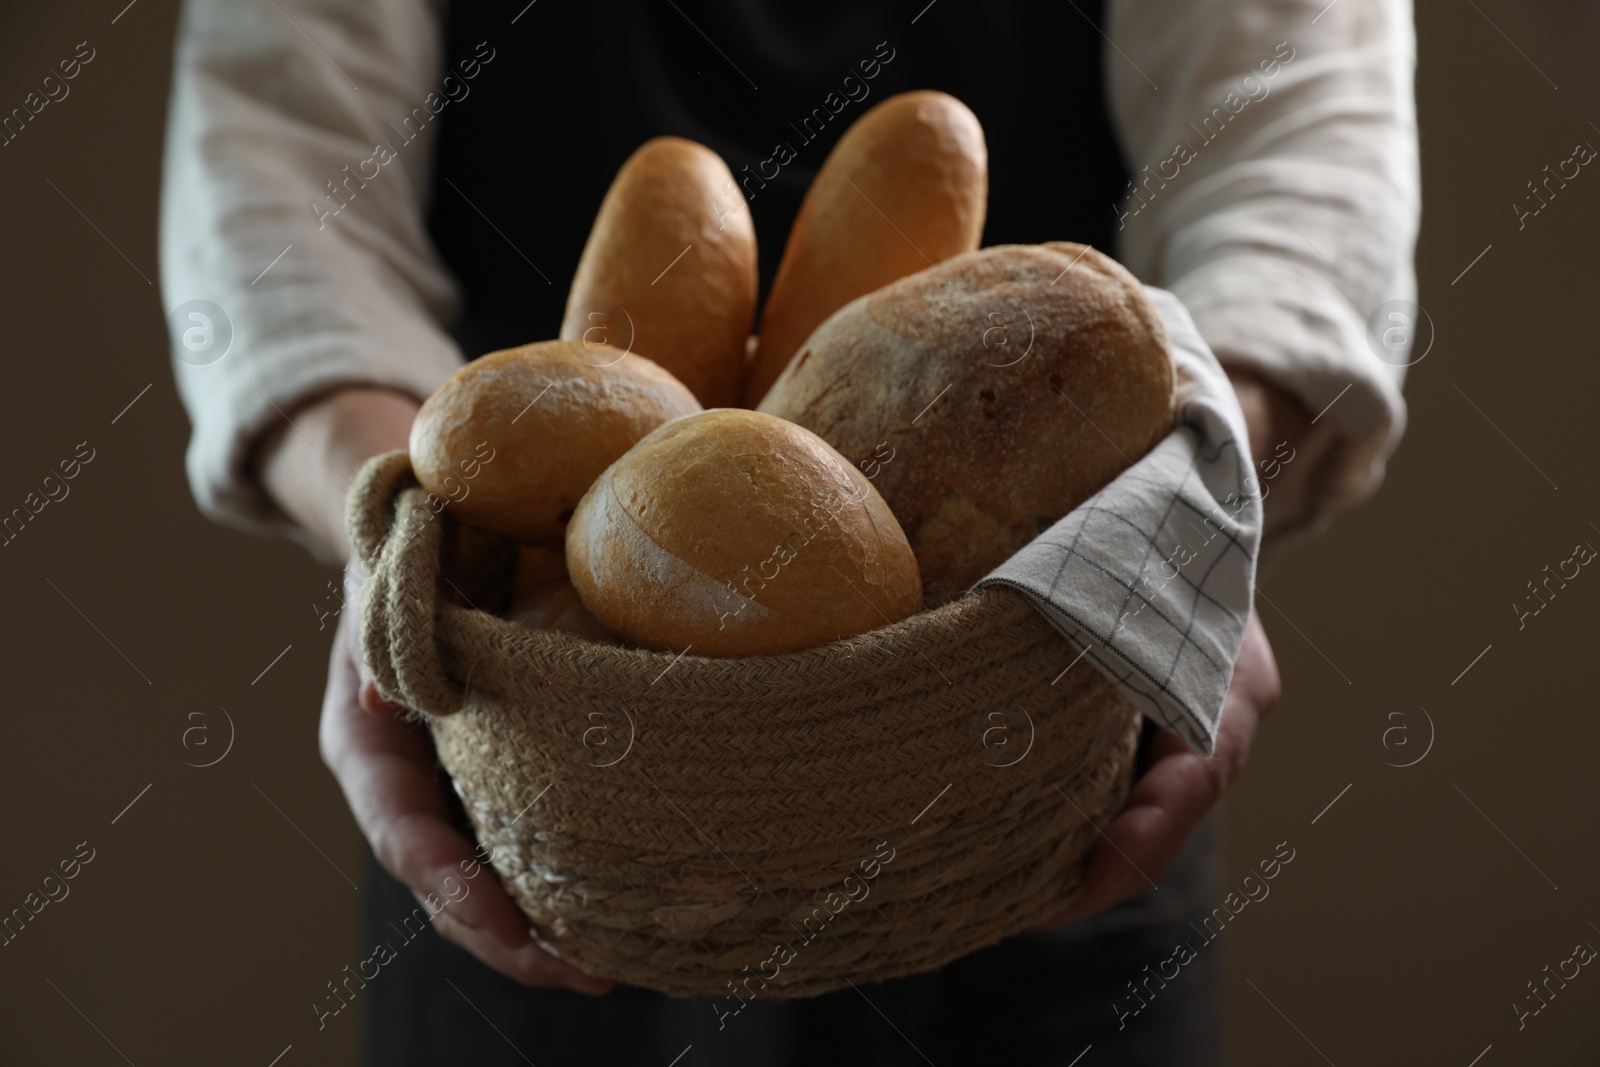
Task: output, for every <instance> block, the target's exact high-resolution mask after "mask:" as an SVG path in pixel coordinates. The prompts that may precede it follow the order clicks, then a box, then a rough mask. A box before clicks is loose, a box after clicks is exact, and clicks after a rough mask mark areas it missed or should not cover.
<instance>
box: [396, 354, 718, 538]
mask: <svg viewBox="0 0 1600 1067" xmlns="http://www.w3.org/2000/svg"><path fill="white" fill-rule="evenodd" d="M699 410H700V404H699V402H698V401H696V400H695V398H694V396H693V394H691V393H690V392H689V390H687V389H685V388H684V387H683V383H681V382H679V381H678V380H677V379H676V378H674V377H673V376H672V375H670V374H668V373H667V372H666V371H664V370H662V369H661V368H660V367H658V366H656V365H655V364H654V363H652V362H651V361H650V360H648V359H645V358H643V357H642V356H635V355H628V354H626V353H623V352H621V351H617V350H614V349H610V348H606V347H605V346H603V345H601V346H595V347H593V348H589V347H586V346H584V345H582V344H580V343H577V342H573V341H544V342H541V343H539V344H533V345H523V346H522V347H520V348H507V349H504V350H502V351H499V352H491V353H489V354H488V355H486V356H483V357H481V358H479V359H475V360H473V361H472V362H471V363H468V364H466V365H465V366H463V367H462V368H461V369H460V370H458V371H456V372H455V373H454V374H453V375H451V376H450V377H449V378H448V379H447V380H446V381H445V383H444V384H443V385H441V386H440V387H439V388H438V389H437V390H436V391H435V392H434V394H433V395H432V396H430V397H429V398H428V399H427V400H426V401H425V402H424V403H423V405H422V407H421V409H420V410H419V411H418V412H417V416H416V419H415V421H413V422H412V424H411V439H410V451H411V466H412V469H413V470H414V471H415V472H416V475H417V482H418V484H420V485H421V486H422V488H424V489H426V490H427V491H428V492H430V493H433V494H434V495H435V496H438V497H440V498H442V499H443V500H444V502H445V503H444V510H445V511H447V512H449V513H450V514H451V515H453V516H454V517H455V518H456V519H458V520H460V521H461V522H463V523H465V524H467V525H469V526H473V527H476V528H477V529H480V530H485V531H487V532H489V533H493V534H498V535H499V536H501V537H505V538H508V539H510V540H513V541H521V542H525V543H528V544H537V545H544V546H546V547H548V548H559V547H560V546H561V544H562V542H563V538H564V533H565V530H566V525H567V519H568V518H569V517H570V516H571V515H572V509H573V508H575V507H577V506H578V500H579V498H581V497H582V496H583V494H584V493H585V492H586V491H587V490H588V488H589V486H590V485H591V484H592V483H593V482H594V480H595V478H597V477H598V476H599V475H600V472H601V471H603V470H605V469H606V467H608V466H609V465H610V464H611V462H612V461H613V460H615V459H616V458H617V457H618V456H620V455H622V454H623V453H624V452H626V451H627V450H628V449H630V448H632V447H633V445H634V443H635V442H637V441H638V440H639V439H640V438H641V437H643V436H644V435H645V434H647V433H649V432H650V431H651V430H653V429H655V428H656V427H657V426H660V425H661V424H662V423H663V422H666V421H667V420H668V419H671V418H674V417H676V416H678V415H681V414H688V413H692V412H696V411H699Z"/></svg>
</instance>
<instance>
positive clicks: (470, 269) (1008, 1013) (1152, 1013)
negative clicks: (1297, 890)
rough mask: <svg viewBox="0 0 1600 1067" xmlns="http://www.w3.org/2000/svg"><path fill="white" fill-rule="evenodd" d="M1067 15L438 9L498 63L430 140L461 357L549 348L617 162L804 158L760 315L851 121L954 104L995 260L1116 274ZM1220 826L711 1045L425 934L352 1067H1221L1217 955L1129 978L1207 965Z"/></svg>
mask: <svg viewBox="0 0 1600 1067" xmlns="http://www.w3.org/2000/svg"><path fill="white" fill-rule="evenodd" d="M1075 3H1076V6H1074V4H1046V3H1042V2H1040V0H1030V2H1027V3H1024V2H1023V0H982V2H981V3H980V2H978V0H935V2H934V3H932V4H931V5H930V4H928V3H927V0H909V2H906V3H893V4H886V3H869V2H861V0H854V2H841V0H808V2H804V3H801V2H795V0H742V2H741V0H667V2H663V3H652V4H646V3H643V2H626V0H537V2H536V3H533V4H531V5H530V4H528V2H527V0H508V2H506V3H489V2H485V0H480V2H476V3H471V2H467V0H462V2H460V3H457V4H455V5H453V10H452V11H451V12H450V14H449V15H448V17H447V20H446V27H445V29H446V33H445V46H444V55H443V57H442V58H443V61H444V64H445V65H446V67H447V68H450V69H456V70H459V67H458V66H457V64H458V61H459V60H463V59H468V58H470V57H473V56H474V55H475V54H477V55H480V56H487V55H490V54H491V53H490V49H492V50H493V52H492V55H493V58H492V59H491V60H490V61H489V63H487V64H486V65H483V66H481V68H480V69H479V70H478V71H477V75H476V77H475V78H473V79H472V80H471V81H470V82H468V83H467V84H468V85H470V93H469V94H468V95H467V96H465V97H464V98H461V99H458V100H455V101H452V102H451V103H450V104H448V105H446V107H445V108H444V109H443V111H442V112H441V114H440V118H439V121H440V124H441V125H440V142H439V150H438V158H437V163H436V174H435V183H434V187H433V197H432V200H433V202H432V207H431V211H430V216H429V229H430V232H431V234H432V237H433V240H434V241H435V243H436V245H437V247H438V249H439V251H440V253H441V254H442V256H443V257H444V260H445V262H446V264H447V265H448V266H449V268H450V270H451V271H452V272H453V273H454V275H455V277H456V278H457V280H458V281H459V282H460V284H461V287H462V291H463V294H464V307H463V313H462V316H461V318H460V320H459V321H458V322H457V323H455V324H454V327H453V332H454V335H455V337H456V339H457V341H458V342H459V343H460V345H461V348H462V351H463V352H464V353H465V354H466V355H467V357H468V358H475V357H476V356H479V355H482V354H483V353H485V352H490V351H493V350H495V349H499V348H506V347H510V346H512V345H517V344H525V343H528V342H531V341H538V340H545V339H548V338H551V337H554V336H556V334H557V332H558V330H559V327H560V323H561V318H562V311H563V309H564V306H565V302H566V296H567V291H568V289H569V287H570V285H571V282H572V275H573V271H574V269H575V267H576V266H577V262H578V256H579V254H580V252H581V251H582V249H583V243H584V241H585V240H586V239H587V237H588V232H589V227H590V225H591V224H592V223H593V221H594V217H595V213H596V211H597V210H598V208H599V205H600V200H601V198H602V197H603V196H604V195H605V192H606V189H607V188H608V186H609V185H610V182H611V179H612V178H613V177H614V176H615V174H616V171H617V168H618V167H619V166H621V164H622V162H623V160H624V159H626V158H627V156H628V155H629V154H630V153H631V152H632V151H633V150H634V149H635V148H637V147H638V146H639V145H640V144H642V143H644V142H645V141H646V140H648V139H649V138H651V137H654V136H657V135H661V134H674V135H677V136H681V137H687V138H690V139H692V140H695V141H699V142H701V143H703V144H705V145H707V146H709V147H710V148H712V149H714V150H715V151H717V152H719V153H720V154H721V155H722V156H723V158H724V159H726V160H727V162H728V165H729V167H730V168H731V169H732V170H733V172H734V173H735V175H736V176H737V177H740V178H744V177H746V176H748V175H751V174H756V175H757V176H758V177H761V175H762V174H763V173H764V174H765V175H769V176H770V175H771V173H772V165H771V164H770V163H767V164H765V165H764V166H763V161H765V160H769V159H770V158H771V157H772V156H773V154H774V149H775V148H776V147H777V145H778V144H779V143H783V144H786V145H787V146H788V147H789V148H790V149H791V150H792V151H793V152H794V156H795V158H794V159H793V161H792V162H790V163H788V164H787V165H785V166H783V167H782V168H781V169H780V170H779V172H778V174H777V176H776V177H763V178H761V182H759V183H758V182H757V181H754V180H752V181H750V182H749V184H748V189H749V190H750V191H751V192H753V193H754V195H753V197H752V198H751V201H750V208H751V212H752V215H753V217H754V220H755V226H756V235H757V241H758V244H759V247H760V272H761V291H762V292H763V293H765V292H766V291H767V289H768V288H769V287H770V285H771V281H772V275H773V273H774V272H775V271H776V269H777V264H778V260H779V258H780V256H781V255H782V250H783V242H784V240H785V239H786V237H787V235H788V229H789V225H790V223H791V222H792V221H793V219H794V215H795V213H796V211H798V209H799V206H800V199H801V197H802V196H803V195H804V193H805V190H806V188H807V187H808V186H809V184H810V182H811V179H812V177H813V176H814V175H815V173H816V170H817V168H818V167H819V166H820V165H821V163H822V161H823V160H824V159H825V158H826V156H827V153H828V151H829V149H830V148H832V146H833V144H834V142H835V141H836V140H837V139H838V137H839V135H840V134H841V133H842V132H843V131H844V130H845V128H847V127H848V126H849V124H850V123H851V122H852V121H854V120H855V119H856V118H857V117H859V116H860V115H861V114H862V113H864V112H865V111H866V110H867V109H868V108H869V107H871V106H872V105H874V104H876V103H877V102H878V101H880V100H882V99H884V98H886V97H888V96H891V95H893V94H894V93H898V92H904V91H907V90H910V89H940V90H943V91H945V92H948V93H951V94H953V95H954V96H956V97H958V98H959V99H961V100H962V101H964V102H965V103H966V104H967V105H968V106H969V107H971V108H972V110H973V111H974V112H975V113H976V114H977V116H978V118H979V120H980V121H981V122H982V123H983V128H984V133H985V136H986V138H987V141H988V146H989V173H990V196H989V208H988V221H987V223H986V225H985V228H984V239H983V243H984V244H985V245H992V244H1003V243H1010V242H1020V243H1036V242H1040V241H1046V240H1075V241H1082V242H1085V243H1088V244H1093V245H1094V246H1096V247H1097V248H1101V249H1105V250H1107V251H1110V252H1112V253H1113V254H1115V243H1114V233H1115V228H1116V214H1115V212H1114V209H1113V205H1114V204H1115V203H1116V200H1117V197H1118V195H1119V194H1120V193H1121V192H1122V190H1123V188H1124V187H1125V186H1126V184H1127V181H1128V176H1127V170H1126V166H1125V164H1124V162H1123V159H1122V156H1121V152H1120V150H1119V147H1118V145H1117V143H1116V139H1115V136H1114V134H1113V132H1112V130H1111V127H1110V125H1109V120H1108V116H1107V113H1106V103H1105V89H1104V80H1105V77H1104V70H1103V66H1102V58H1101V53H1102V50H1103V48H1104V41H1103V39H1102V37H1101V36H1100V33H1099V32H1098V30H1097V29H1096V25H1097V24H1099V23H1100V21H1101V20H1102V18H1103V10H1102V8H1103V4H1102V3H1097V2H1095V0H1075ZM519 13H520V14H519ZM513 18H515V19H516V22H515V24H514V25H513V23H512V20H513ZM913 20H915V21H913ZM1091 20H1092V21H1091ZM480 42H483V43H486V45H487V47H481V48H480ZM885 57H888V58H887V61H885ZM864 61H865V62H867V63H868V66H867V70H868V71H873V72H874V73H875V75H876V76H875V77H873V78H871V79H870V80H868V79H866V78H865V77H864V76H863V75H864V71H863V70H862V66H861V64H862V63H863V62H864ZM874 61H875V62H876V64H877V66H876V67H873V66H872V65H871V64H872V63H873V62H874ZM847 77H852V78H853V79H854V80H853V81H850V82H847V81H846V78H847ZM455 92H456V93H457V94H459V92H460V89H459V88H457V89H455ZM863 92H865V93H867V94H868V95H866V96H865V98H864V99H861V100H860V101H859V102H857V101H850V102H848V103H846V104H845V105H844V106H843V107H842V108H840V110H839V111H838V113H837V114H836V115H833V116H832V118H831V121H828V122H827V123H826V124H825V125H824V124H821V123H820V122H818V121H816V120H815V119H813V121H812V122H811V123H809V124H806V123H804V121H803V120H804V119H805V118H806V117H807V116H811V115H813V112H814V109H817V108H824V113H825V114H828V113H829V109H828V108H827V107H826V106H825V99H826V98H827V97H828V94H829V93H837V94H838V95H837V96H835V97H834V98H833V101H832V105H833V106H835V107H837V106H838V101H839V99H841V98H845V99H848V97H849V96H850V95H852V94H853V95H854V96H856V97H861V96H862V94H863ZM747 167H748V168H749V169H748V170H747V169H746V168H747ZM1148 733H1149V731H1148V729H1147V731H1146V734H1147V736H1148ZM1214 822H1215V819H1214V817H1208V818H1207V819H1206V820H1205V822H1204V823H1203V824H1202V826H1201V829H1200V832H1199V833H1198V834H1197V835H1196V836H1195V839H1194V840H1193V841H1192V842H1191V844H1190V846H1189V848H1188V849H1187V850H1186V851H1185V853H1184V854H1183V856H1182V858H1180V860H1179V861H1178V863H1177V865H1176V866H1175V867H1174V868H1173V870H1172V871H1171V872H1170V873H1169V875H1168V876H1167V878H1166V879H1164V880H1163V881H1162V883H1161V889H1160V891H1159V892H1155V893H1151V894H1148V895H1146V896H1145V897H1142V898H1139V899H1137V900H1134V901H1130V902H1128V903H1127V904H1124V905H1122V906H1120V907H1117V908H1113V909H1111V910H1110V911H1108V912H1106V913H1104V914H1102V915H1100V916H1097V917H1095V918H1094V919H1091V920H1089V921H1086V922H1082V923H1078V924H1075V925H1073V926H1071V927H1068V928H1066V929H1063V930H1056V931H1050V932H1037V933H1033V932H1030V933H1025V934H1022V935H1020V936H1018V937H1014V938H1011V939H1008V940H1007V941H1005V942H1003V943H1001V944H999V945H995V946H993V947H990V948H987V949H984V950H982V951H979V952H976V953H974V954H972V955H971V956H968V957H966V958H964V959H962V960H959V961H957V962H956V963H954V964H951V965H949V966H947V967H945V968H943V969H942V970H940V971H937V972H934V973H930V974H923V975H916V976H912V977H909V978H904V979H897V980H894V981H889V982H881V983H869V984H867V985H863V986H862V987H861V988H860V990H859V991H857V990H852V989H848V988H847V989H845V990H843V991H841V992H837V993H831V994H828V995H825V996H821V997H816V998H812V999H808V1000H798V1001H774V1000H765V1001H763V1000H761V999H756V1000H754V1001H752V1002H751V1003H750V1005H749V1006H748V1007H747V1008H746V1009H745V1010H743V1011H742V1012H740V1013H739V1014H738V1016H737V1017H730V1018H728V1019H727V1020H726V1024H725V1025H723V1024H722V1020H721V1019H720V1016H719V1013H718V1012H717V1011H716V1010H715V1006H716V1005H719V1004H721V1001H719V1000H717V999H716V998H692V999H676V998H671V997H666V996H663V995H661V994H658V993H654V992H650V991H648V990H644V989H639V988H635V987H630V986H620V985H619V986H618V987H617V988H616V990H615V991H614V992H612V993H611V994H609V995H608V996H605V997H600V998H592V997H586V996H583V995H580V994H576V993H572V992H568V991H566V990H535V989H527V988H525V987H523V986H521V985H519V984H517V983H516V982H513V981H511V980H510V979H507V978H504V977H502V976H500V975H499V974H498V973H496V972H494V971H492V970H490V969H489V968H488V967H485V966H484V965H482V964H480V963H479V962H478V961H477V960H476V959H474V958H473V957H472V956H470V955H469V954H468V953H466V952H464V951H462V950H461V949H458V948H456V947H455V946H453V945H450V944H448V943H447V942H445V941H443V940H442V939H440V938H439V937H437V936H436V935H434V934H433V932H432V930H431V928H430V929H429V930H428V931H426V932H425V933H424V934H423V935H421V936H419V937H417V938H416V939H415V940H413V941H411V942H409V943H408V944H407V945H406V946H405V947H404V948H403V949H402V950H401V951H400V952H399V953H398V957H397V959H395V961H394V962H392V963H390V964H388V965H387V966H385V967H384V969H383V973H382V975H381V977H379V978H378V979H376V980H374V981H373V982H371V983H370V984H369V985H367V986H366V987H365V988H364V989H363V990H362V994H361V995H362V997H363V999H364V1000H365V1009H366V1012H367V1033H366V1056H367V1062H368V1063H369V1064H373V1065H379V1064H381V1065H384V1067H409V1065H422V1064H458V1063H459V1064H467V1063H470V1064H476V1065H484V1067H488V1065H500V1064H507V1065H510V1064H525V1063H529V1062H531V1063H535V1064H538V1065H539V1067H549V1065H570V1064H619V1065H621V1064H629V1065H631V1064H643V1065H651V1067H667V1065H669V1064H673V1065H674V1067H705V1065H721V1064H728V1065H733V1064H740V1065H749V1067H788V1065H791V1064H793V1065H799V1064H827V1065H830V1067H854V1065H867V1064H873V1065H888V1064H919V1065H920V1064H925V1063H927V1062H930V1061H931V1062H934V1063H937V1064H939V1065H940V1067H955V1065H966V1064H990V1063H997V1064H1006V1065H1008V1067H1025V1065H1034V1064H1060V1065H1063V1067H1064V1065H1067V1064H1072V1063H1074V1062H1076V1058H1077V1057H1078V1056H1079V1055H1080V1054H1082V1053H1083V1052H1084V1050H1085V1048H1086V1047H1088V1046H1090V1045H1093V1046H1094V1047H1095V1048H1094V1052H1093V1053H1092V1055H1090V1056H1088V1057H1085V1059H1084V1061H1083V1063H1084V1064H1085V1067H1093V1065H1095V1064H1106V1063H1116V1064H1173V1063H1183V1064H1185V1065H1195V1067H1204V1065H1208V1064H1214V1063H1220V1062H1221V1049H1220V1031H1221V1011H1222V998H1221V972H1220V966H1219V963H1220V960H1219V955H1220V946H1218V945H1214V944H1205V945H1204V947H1200V948H1199V952H1198V956H1197V958H1196V959H1195V960H1194V961H1193V962H1190V963H1188V964H1187V965H1185V966H1184V967H1183V968H1182V971H1181V974H1180V976H1179V977H1178V978H1177V979H1175V980H1173V981H1172V982H1170V983H1167V984H1165V985H1163V986H1162V988H1160V990H1159V993H1158V994H1157V995H1153V996H1148V997H1146V998H1141V999H1138V1000H1136V999H1135V998H1134V994H1133V993H1132V992H1130V988H1131V987H1130V983H1138V982H1140V981H1142V980H1144V979H1145V978H1146V972H1145V971H1144V968H1145V967H1146V965H1150V966H1152V967H1154V966H1156V965H1157V964H1158V963H1160V962H1161V961H1163V960H1166V959H1168V958H1170V957H1171V956H1172V954H1173V951H1174V947H1175V946H1176V945H1177V944H1179V943H1180V942H1183V941H1185V940H1186V939H1187V941H1188V942H1190V943H1192V944H1194V943H1197V942H1199V939H1198V938H1197V936H1196V935H1195V933H1194V929H1193V928H1192V927H1191V925H1190V924H1191V923H1198V922H1199V921H1200V920H1201V918H1202V917H1203V916H1204V915H1205V914H1207V913H1208V912H1209V910H1210V908H1211V907H1213V906H1215V905H1217V904H1218V903H1220V899H1219V896H1218V892H1217V884H1216V883H1217V879H1216V872H1215V853H1216V842H1215V829H1214ZM463 825H465V823H463ZM367 884H368V887H369V888H368V891H367V893H366V897H365V914H364V925H363V943H365V944H369V945H375V944H377V943H378V942H380V941H384V940H392V939H393V936H394V934H393V929H394V928H393V927H392V926H391V925H390V924H391V923H398V922H399V921H400V920H401V919H402V918H403V917H404V916H406V915H409V914H410V913H411V912H412V911H413V910H415V908H416V907H417V904H416V901H415V899H414V898H413V897H412V896H411V894H410V892H409V891H408V890H407V889H405V887H404V886H402V885H401V884H400V883H398V882H396V881H395V880H394V879H392V878H390V877H389V876H388V875H387V874H385V873H384V872H383V871H382V870H381V869H380V868H379V867H378V866H377V864H376V862H375V861H371V860H370V859H369V864H368V883H367ZM451 983H454V986H455V988H452V986H451ZM1141 988H1148V987H1141ZM1138 1005H1143V1007H1142V1008H1141V1009H1140V1010H1139V1011H1138V1013H1137V1015H1128V1014H1126V1013H1127V1010H1128V1009H1129V1008H1131V1007H1135V1006H1138ZM1118 1006H1121V1007H1122V1013H1120V1014H1119V1011H1118ZM722 1007H724V1008H725V1007H726V1005H725V1004H724V1005H722ZM486 1020H487V1021H486ZM491 1024H492V1025H491ZM680 1055H681V1058H677V1057H680Z"/></svg>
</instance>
